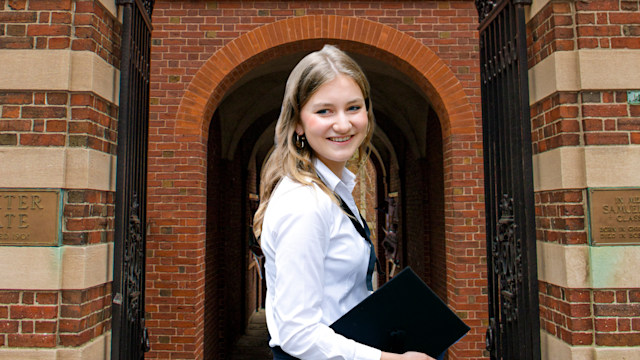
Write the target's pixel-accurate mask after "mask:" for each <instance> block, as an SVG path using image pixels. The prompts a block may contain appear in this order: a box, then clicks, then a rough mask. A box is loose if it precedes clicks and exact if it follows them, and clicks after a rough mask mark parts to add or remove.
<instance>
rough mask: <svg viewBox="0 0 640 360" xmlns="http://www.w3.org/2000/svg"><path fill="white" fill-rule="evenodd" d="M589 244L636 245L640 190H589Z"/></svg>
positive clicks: (639, 230) (639, 234) (639, 237)
mask: <svg viewBox="0 0 640 360" xmlns="http://www.w3.org/2000/svg"><path fill="white" fill-rule="evenodd" d="M589 205H590V207H589V212H590V215H591V243H592V244H593V245H632V244H640V189H589Z"/></svg>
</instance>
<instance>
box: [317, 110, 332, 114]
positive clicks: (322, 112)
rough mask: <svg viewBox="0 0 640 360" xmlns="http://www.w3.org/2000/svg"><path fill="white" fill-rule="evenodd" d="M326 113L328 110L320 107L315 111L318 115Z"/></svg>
mask: <svg viewBox="0 0 640 360" xmlns="http://www.w3.org/2000/svg"><path fill="white" fill-rule="evenodd" d="M328 113H329V110H327V109H321V110H318V111H316V114H318V115H326V114H328Z"/></svg>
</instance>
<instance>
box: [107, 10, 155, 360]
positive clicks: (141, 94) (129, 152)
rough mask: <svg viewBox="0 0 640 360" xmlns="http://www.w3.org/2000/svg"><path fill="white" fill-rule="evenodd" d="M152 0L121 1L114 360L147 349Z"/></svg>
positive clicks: (136, 356) (137, 356) (138, 356)
mask: <svg viewBox="0 0 640 360" xmlns="http://www.w3.org/2000/svg"><path fill="white" fill-rule="evenodd" d="M153 4H154V1H150V0H144V1H142V0H120V1H118V5H122V14H123V22H122V59H121V60H122V61H121V69H120V102H119V105H120V108H119V110H118V114H119V116H118V160H117V174H116V210H115V234H114V271H113V306H112V329H113V331H112V339H111V358H112V359H114V360H130V359H131V360H133V359H135V360H138V359H143V358H144V352H145V351H149V336H148V332H147V329H146V327H145V313H144V300H145V299H144V293H145V292H144V288H145V247H146V223H147V222H146V194H147V191H146V190H147V189H146V186H147V181H146V175H147V139H148V127H149V125H148V123H149V74H150V71H149V62H150V52H151V17H150V15H151V11H152V10H153Z"/></svg>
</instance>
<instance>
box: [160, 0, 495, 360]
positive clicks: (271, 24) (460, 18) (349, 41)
mask: <svg viewBox="0 0 640 360" xmlns="http://www.w3.org/2000/svg"><path fill="white" fill-rule="evenodd" d="M309 15H317V16H315V17H314V16H309ZM278 21H280V22H278ZM325 21H326V22H327V23H326V24H325V25H322V24H324V22H325ZM153 22H154V33H153V47H152V59H153V61H152V83H151V89H152V91H151V103H152V104H153V106H152V107H151V113H150V119H151V129H150V149H149V150H150V151H149V186H150V188H149V199H150V202H149V218H150V219H156V220H155V221H156V222H154V224H158V223H162V224H165V223H176V224H178V223H182V222H184V221H186V220H187V219H189V220H192V221H196V220H200V221H202V223H198V225H196V226H197V229H195V230H194V229H192V230H191V232H189V233H188V235H187V233H186V232H184V231H183V230H182V229H181V228H177V227H173V229H172V233H171V234H161V233H160V229H159V228H158V227H157V226H158V225H153V226H152V230H151V231H152V235H151V236H150V237H149V242H150V246H151V249H152V253H151V257H158V256H160V257H162V260H161V261H162V262H165V263H166V264H167V265H171V264H173V263H175V262H180V261H182V259H183V257H184V256H185V255H184V253H181V252H180V251H179V249H177V246H178V245H180V246H189V247H190V248H192V249H194V252H195V257H194V258H192V259H195V260H197V261H202V260H204V258H205V248H206V259H207V264H206V268H207V269H210V268H214V267H215V266H217V265H210V264H209V262H211V261H220V258H219V257H216V255H213V253H216V252H218V250H215V249H214V248H215V247H216V246H218V245H214V244H211V240H212V239H214V238H216V237H217V236H218V235H213V234H208V233H207V235H206V240H205V233H204V231H202V230H201V229H202V224H203V223H204V221H205V220H204V216H203V215H202V214H204V210H203V208H204V206H205V204H207V203H208V204H210V205H209V207H210V206H211V204H212V199H217V200H216V201H218V200H219V201H220V203H217V206H219V207H220V208H221V209H225V210H226V209H229V212H230V213H234V212H235V211H236V210H234V208H233V207H232V208H226V207H225V205H226V204H227V202H226V201H227V200H225V199H224V198H221V197H220V195H214V194H212V193H211V191H214V190H213V189H219V188H218V187H214V188H213V189H212V185H211V184H212V182H216V183H217V184H218V186H222V185H223V184H224V182H220V181H221V180H216V179H213V178H212V175H211V174H212V173H211V172H209V173H208V175H207V171H206V170H205V166H204V164H205V161H207V160H206V159H208V160H209V161H212V158H211V157H210V156H209V157H208V156H207V155H206V152H207V150H206V145H205V144H206V142H207V137H208V135H209V134H208V132H209V133H211V131H213V130H209V124H213V123H215V121H216V120H215V116H214V112H215V109H216V107H217V105H218V104H219V102H220V100H221V99H222V97H223V95H224V94H225V92H226V91H227V90H228V89H229V87H230V86H231V85H232V84H234V83H235V82H236V81H237V80H238V79H239V78H240V77H241V76H242V75H243V74H244V73H245V72H246V71H248V70H249V69H251V68H252V67H253V66H255V65H258V64H262V63H264V62H265V61H267V60H269V59H273V58H276V57H280V56H283V55H286V54H289V53H293V52H296V51H309V50H312V49H316V48H318V47H319V46H320V45H321V44H322V43H324V42H325V41H324V40H321V41H314V40H308V39H310V38H314V37H315V38H333V39H336V40H335V41H331V42H335V43H338V44H339V45H340V46H341V47H343V48H344V49H345V50H349V51H355V52H360V53H365V54H367V55H369V56H373V57H376V58H378V59H379V60H382V61H386V62H388V63H389V64H390V65H392V66H396V67H397V68H398V69H400V70H401V71H403V72H405V73H406V74H407V75H409V76H411V77H412V78H414V80H415V81H416V84H417V85H418V86H419V87H421V88H422V89H423V91H424V92H425V94H426V96H427V97H429V98H430V99H431V100H432V101H433V103H434V108H435V109H436V111H437V112H438V114H439V116H440V120H441V121H442V124H443V125H442V133H443V136H445V135H444V134H447V135H446V136H447V140H446V141H456V138H455V137H448V134H451V133H456V132H458V131H463V132H472V133H476V132H478V129H479V128H480V126H479V123H478V124H475V122H477V121H478V120H479V91H478V82H479V75H478V60H477V54H476V51H477V44H478V40H477V32H476V28H477V17H476V10H475V7H474V3H473V2H472V1H451V2H449V1H439V2H435V1H434V2H401V1H398V2H385V3H378V2H366V1H354V2H341V3H335V2H324V1H318V2H313V3H309V2H304V3H298V2H261V1H259V2H251V3H249V2H239V1H220V2H202V1H158V2H156V5H155V8H154V15H153ZM276 22H278V23H276ZM337 22H342V24H343V25H344V29H345V32H344V33H341V29H343V27H341V26H337V25H335V24H337ZM347 22H353V24H352V25H347ZM356 22H362V24H356ZM316 24H317V25H316ZM332 24H334V25H332ZM381 24H384V26H382V25H381ZM286 26H291V29H295V28H297V27H300V29H301V32H297V30H292V31H291V32H289V33H288V34H290V35H291V36H292V37H295V36H298V35H297V34H299V35H300V36H301V37H300V38H299V39H297V40H294V39H291V40H285V42H287V41H288V43H287V44H284V43H283V40H282V36H281V35H279V34H280V33H281V32H282V31H283V29H284V27H286ZM324 26H327V27H324ZM323 27H324V29H326V30H325V33H324V34H323V35H322V36H321V35H320V33H318V34H317V35H315V34H314V35H312V33H313V32H314V31H315V29H317V30H318V31H319V32H321V31H322V30H321V29H322V28H323ZM303 28H304V29H308V30H302V29H303ZM349 29H350V30H349ZM304 32H309V35H303V34H304ZM349 32H351V34H349ZM374 34H375V35H374ZM394 37H396V39H395V40H392V38H394ZM374 38H375V39H378V40H383V39H384V41H388V42H387V43H385V44H378V45H376V46H378V47H379V49H377V48H376V46H374V45H372V44H370V43H371V42H372V39H374ZM340 39H343V40H340ZM384 41H383V42H384ZM365 44H367V45H365ZM387 44H388V45H387ZM225 45H228V46H226V47H225ZM392 45H393V46H394V47H396V49H391V46H392ZM387 46H388V47H389V48H388V49H387ZM425 46H428V48H426V47H425ZM254 51H255V52H256V54H253V52H254ZM429 51H431V52H433V53H430V52H429ZM408 54H411V56H408ZM254 55H255V56H254ZM433 55H435V56H433ZM404 57H407V59H406V60H405V59H404ZM401 59H402V60H401ZM430 71H431V72H430ZM436 73H437V74H436ZM425 77H426V78H430V79H431V81H426V80H425ZM436 79H437V80H436ZM447 79H448V80H447ZM445 84H446V86H445ZM467 97H468V98H467ZM212 117H213V118H214V121H213V122H211V118H212ZM470 119H472V120H470ZM461 129H463V130H461ZM216 136H218V135H216ZM222 136H225V134H222ZM463 141H467V140H466V139H465V140H463ZM472 141H478V140H477V137H474V139H473V140H472ZM166 152H172V154H173V155H172V156H173V157H172V158H171V161H168V159H166V158H165V157H163V154H165V153H166ZM450 154H451V153H450ZM478 155H479V154H478ZM188 161H193V162H197V165H196V166H199V167H200V168H199V170H196V169H194V170H193V171H189V172H186V173H185V172H179V171H176V165H175V164H180V163H186V162H188ZM243 166H246V165H243ZM445 169H446V170H445V172H447V171H457V170H452V169H453V167H451V166H449V167H447V165H446V163H445ZM476 170H477V169H476V168H475V167H474V170H473V171H476ZM231 171H232V174H237V173H236V172H235V170H233V169H231ZM460 171H463V172H465V171H467V170H466V169H461V170H460ZM480 173H481V171H480ZM207 176H208V177H207ZM473 176H475V175H469V177H473ZM183 179H189V180H190V182H188V183H186V182H184V183H183V184H180V182H178V180H183ZM239 179H242V178H239ZM477 179H479V178H476V184H479V186H481V183H480V181H479V180H477ZM207 182H208V183H209V185H208V189H209V194H208V195H205V194H204V193H197V190H198V189H205V186H206V185H205V184H206V183H207ZM224 189H225V191H226V190H227V188H224ZM397 190H399V189H397ZM229 191H235V190H234V189H233V188H230V189H229ZM445 191H446V185H445ZM185 192H192V194H194V195H186V194H185ZM477 193H481V191H479V192H477ZM164 194H166V195H164ZM229 199H231V200H237V201H238V203H240V204H242V201H243V198H242V197H235V196H230V197H229ZM448 200H449V201H451V200H452V199H451V197H449V198H448ZM460 201H461V202H462V203H467V202H469V204H468V205H465V206H469V207H473V208H475V209H477V208H479V207H482V203H481V199H480V198H478V197H469V198H466V199H461V200H460ZM471 202H473V203H475V205H471ZM450 203H451V202H449V204H450ZM449 206H450V205H449ZM183 208H194V209H197V211H196V212H190V213H189V214H186V213H183V212H182V210H181V209H183ZM209 211H212V210H211V209H209ZM216 211H219V210H216ZM210 214H212V213H210ZM218 214H219V213H218ZM237 214H242V212H238V213H237ZM449 215H450V216H453V213H449ZM219 216H220V217H222V215H221V214H219ZM208 221H209V225H210V226H209V227H208V228H207V229H213V227H214V226H215V225H214V224H215V223H216V221H219V219H217V220H211V219H210V220H208ZM448 221H449V222H451V221H454V220H453V218H452V217H451V218H450V220H448ZM229 225H231V226H235V225H233V224H229ZM243 225H244V223H239V226H243ZM153 227H155V228H153ZM451 229H453V231H454V232H456V231H458V230H459V231H460V232H461V233H463V234H466V233H467V231H471V232H472V234H470V235H469V238H470V239H473V238H475V237H476V236H478V235H475V233H476V232H478V231H481V229H480V228H479V227H473V228H460V229H456V227H455V226H453V227H452V228H451ZM211 231H217V230H211ZM185 235H186V236H185ZM447 236H448V237H451V236H454V235H452V233H450V232H447ZM463 237H464V236H463ZM447 241H448V240H447ZM161 248H162V250H160V249H161ZM234 251H236V250H234ZM209 252H211V253H212V254H211V255H210V254H209ZM242 254H243V255H244V253H242ZM210 256H213V257H210ZM457 256H458V255H455V256H454V257H452V258H451V259H450V260H449V261H453V262H454V263H457V262H458V259H457ZM461 256H468V255H466V254H464V255H461ZM473 256H482V255H479V254H478V253H475V254H474V255H473ZM201 259H202V260H201ZM214 259H218V260H214ZM155 261H156V260H154V262H155ZM158 261H159V260H158ZM210 270H211V271H209V270H207V272H206V273H207V276H206V279H205V271H204V270H203V268H194V269H193V272H188V274H189V276H190V277H189V279H190V280H185V281H186V282H187V283H188V284H190V285H188V286H189V287H190V288H192V289H194V291H195V295H193V296H192V295H191V294H190V295H189V299H187V298H186V296H180V295H178V296H176V295H173V296H172V297H171V298H172V299H173V301H175V302H177V303H185V302H188V303H190V304H195V306H200V305H199V304H203V303H207V304H209V302H208V300H207V299H209V298H211V297H212V296H211V295H210V294H212V293H210V292H209V290H206V289H205V288H206V287H207V286H204V287H203V286H202V284H203V283H206V284H210V285H209V286H211V287H212V288H216V289H219V290H224V289H226V288H227V286H226V285H225V282H224V281H223V280H222V279H221V278H219V276H221V275H223V274H224V273H225V272H219V271H218V272H216V271H214V270H213V269H210ZM159 275H160V274H158V273H155V271H154V270H153V267H150V268H149V276H150V277H149V279H157V278H158V277H159ZM163 275H166V276H170V277H176V278H177V279H182V278H183V277H182V275H180V274H176V273H175V272H174V273H172V274H163ZM210 275H211V276H213V277H214V278H213V279H212V278H210V277H209V276H210ZM187 278H188V277H187V276H185V277H184V279H187ZM455 278H457V274H453V273H448V274H447V279H449V280H448V281H452V280H450V279H455ZM230 279H233V277H230ZM225 281H226V280H225ZM156 284H159V283H158V282H156V281H155V280H152V281H149V282H148V288H149V291H150V292H149V293H150V294H156V293H157V290H158V289H157V288H156ZM464 284H467V282H465V283H464ZM453 286H457V284H455V285H453ZM474 286H476V285H474ZM211 291H214V290H211ZM242 291H243V290H242ZM478 293H480V290H478ZM216 296H218V297H221V296H224V297H225V298H228V296H229V295H222V294H220V293H218V294H217V295H216ZM157 300H159V299H156V298H155V297H154V296H153V295H152V296H150V297H148V302H147V303H148V304H149V305H150V306H149V309H150V313H149V316H150V318H152V319H153V318H154V316H160V314H157V315H156V314H155V312H156V311H157V310H156V309H157V307H156V305H155V302H156V301H157ZM468 300H469V299H467V298H466V297H459V298H458V299H456V301H455V302H454V304H456V305H462V304H464V303H465V302H466V301H468ZM205 307H207V309H208V310H207V311H205V312H206V314H205V315H203V317H204V319H205V320H204V323H203V321H202V320H201V319H198V318H196V319H194V320H189V321H188V324H187V322H185V326H188V328H190V329H192V333H193V334H194V338H195V345H194V346H193V347H191V348H188V347H187V346H186V345H183V343H180V342H178V341H174V340H173V339H172V338H169V339H168V340H167V341H169V343H166V344H162V347H156V346H155V344H156V342H155V339H156V338H154V336H155V335H156V334H164V333H168V332H171V327H170V326H169V324H167V323H161V322H160V321H157V322H155V321H154V322H152V324H153V325H152V327H151V334H152V349H153V350H154V352H152V353H151V354H149V356H150V357H151V358H160V357H167V356H178V355H179V356H186V355H185V354H186V352H188V353H189V354H190V355H189V356H190V357H193V358H202V357H203V356H204V353H209V352H208V351H205V349H207V350H208V349H210V348H214V347H215V346H213V345H210V343H212V342H221V341H222V340H221V339H219V338H212V337H209V336H206V335H204V334H210V333H209V332H208V331H209V330H208V329H209V327H208V325H207V321H210V320H207V319H212V317H213V316H218V315H210V314H209V312H210V311H218V312H220V311H222V310H220V309H219V308H215V309H211V307H210V304H209V305H205ZM209 309H210V310H209ZM198 311H199V310H198ZM225 311H226V310H225ZM476 314H477V313H475V312H474V313H469V318H473V317H474V316H476ZM164 316H171V317H180V316H182V311H181V310H179V309H177V310H176V311H175V312H173V313H172V314H166V313H165V314H164ZM220 316H222V314H220ZM478 324H479V321H478ZM203 329H204V330H203ZM480 332H481V331H480V330H478V333H480ZM482 332H484V330H482ZM212 335H220V333H219V332H217V333H213V334H212ZM203 336H204V338H203ZM468 338H469V339H473V343H467V342H466V341H467V340H465V343H464V345H458V346H459V347H460V348H461V349H462V348H465V349H466V350H465V351H466V352H465V353H466V355H464V356H469V357H471V356H477V357H481V356H482V350H481V349H482V348H484V346H483V345H482V344H481V341H476V340H477V339H474V338H473V337H468ZM201 344H204V345H201ZM156 350H157V351H156Z"/></svg>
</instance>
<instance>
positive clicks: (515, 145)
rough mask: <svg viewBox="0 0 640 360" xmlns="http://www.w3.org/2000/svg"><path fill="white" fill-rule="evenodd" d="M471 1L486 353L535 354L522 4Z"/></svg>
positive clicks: (511, 356)
mask: <svg viewBox="0 0 640 360" xmlns="http://www.w3.org/2000/svg"><path fill="white" fill-rule="evenodd" d="M530 3H531V1H525V0H511V1H509V0H503V1H499V0H498V1H488V0H485V1H478V0H477V1H476V7H477V9H478V15H479V19H480V21H481V24H480V27H479V29H480V57H481V64H480V65H481V89H482V99H481V104H482V116H483V121H482V124H483V144H484V145H483V146H484V158H485V202H486V224H487V227H486V230H487V251H488V254H487V255H488V256H487V267H488V274H489V279H488V289H489V318H490V324H489V329H488V331H487V338H486V342H487V349H488V350H489V351H490V354H491V358H492V359H508V360H511V359H539V358H540V334H539V331H540V330H539V329H540V320H539V308H538V284H537V264H536V261H537V260H536V248H535V246H536V239H535V235H536V234H535V214H534V210H535V204H534V194H533V174H532V154H531V125H530V119H529V94H528V74H527V62H526V51H527V49H526V28H525V27H526V24H525V21H524V5H528V4H530Z"/></svg>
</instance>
